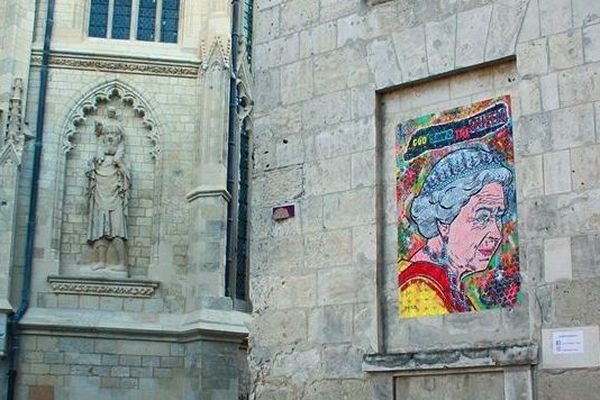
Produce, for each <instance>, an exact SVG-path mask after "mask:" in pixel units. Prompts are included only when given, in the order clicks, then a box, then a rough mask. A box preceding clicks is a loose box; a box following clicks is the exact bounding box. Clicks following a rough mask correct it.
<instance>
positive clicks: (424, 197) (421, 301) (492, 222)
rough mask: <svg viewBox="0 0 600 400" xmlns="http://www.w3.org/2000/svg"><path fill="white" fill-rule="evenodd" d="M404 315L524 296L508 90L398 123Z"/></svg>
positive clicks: (475, 307) (505, 302) (482, 306)
mask: <svg viewBox="0 0 600 400" xmlns="http://www.w3.org/2000/svg"><path fill="white" fill-rule="evenodd" d="M396 167H397V171H396V172H397V187H396V199H397V205H398V214H397V218H398V219H397V223H398V286H399V288H398V292H399V296H398V297H399V311H400V317H401V318H412V317H421V316H435V315H444V314H449V313H461V312H471V311H480V310H486V309H493V308H499V307H513V306H514V305H515V304H517V303H518V302H519V300H520V293H519V287H520V283H521V278H520V275H519V242H518V237H517V209H516V193H515V192H516V190H515V172H514V157H513V138H512V118H511V107H510V97H509V96H504V97H500V98H496V99H491V100H485V101H482V102H479V103H475V104H472V105H471V106H468V107H459V108H455V109H452V110H449V111H445V112H442V113H440V114H430V115H424V116H421V117H419V118H415V119H412V120H409V121H406V122H404V123H402V124H400V125H399V126H398V130H397V142H396Z"/></svg>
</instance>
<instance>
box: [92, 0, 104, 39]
mask: <svg viewBox="0 0 600 400" xmlns="http://www.w3.org/2000/svg"><path fill="white" fill-rule="evenodd" d="M107 25H108V0H92V6H91V7H90V27H89V36H91V37H101V38H105V37H106V26H107Z"/></svg>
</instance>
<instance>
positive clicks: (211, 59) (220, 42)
mask: <svg viewBox="0 0 600 400" xmlns="http://www.w3.org/2000/svg"><path fill="white" fill-rule="evenodd" d="M230 49H231V42H230V41H229V40H228V39H224V38H221V37H216V38H215V39H214V40H213V41H212V42H211V43H210V44H208V43H207V42H206V41H204V40H203V41H202V42H201V44H200V59H201V60H202V66H201V73H204V72H206V71H208V70H209V69H214V68H219V69H222V70H228V69H229V68H230V65H229V54H230V52H231V50H230Z"/></svg>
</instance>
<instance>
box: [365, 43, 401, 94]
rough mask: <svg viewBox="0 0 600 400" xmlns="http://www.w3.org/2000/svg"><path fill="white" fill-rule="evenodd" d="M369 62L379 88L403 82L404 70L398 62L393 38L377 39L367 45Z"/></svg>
mask: <svg viewBox="0 0 600 400" xmlns="http://www.w3.org/2000/svg"><path fill="white" fill-rule="evenodd" d="M367 63H368V64H369V68H370V69H371V74H372V75H373V76H374V77H375V83H376V85H377V88H385V87H388V86H393V85H397V84H399V83H401V82H402V72H401V71H400V68H399V67H398V65H397V63H396V52H395V51H394V47H393V44H392V41H391V39H387V38H386V39H375V40H373V41H371V42H370V43H369V44H368V45H367Z"/></svg>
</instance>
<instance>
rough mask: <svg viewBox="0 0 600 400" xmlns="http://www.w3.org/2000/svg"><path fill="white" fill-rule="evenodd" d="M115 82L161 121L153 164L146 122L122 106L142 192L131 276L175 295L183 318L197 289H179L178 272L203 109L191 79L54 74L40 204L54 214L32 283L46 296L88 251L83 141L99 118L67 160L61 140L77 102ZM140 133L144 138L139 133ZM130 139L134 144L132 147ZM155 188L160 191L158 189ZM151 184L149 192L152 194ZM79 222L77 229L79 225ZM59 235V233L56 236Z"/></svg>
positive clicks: (76, 138) (43, 224) (136, 207)
mask: <svg viewBox="0 0 600 400" xmlns="http://www.w3.org/2000/svg"><path fill="white" fill-rule="evenodd" d="M32 71H33V73H32V77H31V79H32V84H33V85H32V86H31V92H30V96H29V101H30V103H29V104H30V107H28V110H29V112H30V116H29V120H35V118H33V117H34V115H35V114H34V113H35V111H36V107H35V106H33V105H35V104H36V101H37V93H36V91H35V87H36V80H37V79H38V75H37V73H36V72H37V68H33V69H32ZM112 81H119V82H123V84H125V85H127V86H129V87H132V88H135V90H136V91H137V93H140V94H141V95H142V96H144V100H145V101H147V102H148V103H149V104H151V105H152V107H153V109H152V110H148V112H153V111H154V112H153V115H152V116H151V117H152V118H154V119H155V120H156V121H157V126H156V131H157V132H159V134H161V135H162V140H161V154H160V156H159V158H158V159H157V160H156V162H155V161H154V160H153V159H152V157H151V155H150V151H151V150H152V148H153V146H152V143H151V142H150V141H149V140H148V139H147V138H146V137H145V135H146V130H145V129H144V128H143V127H141V122H142V121H141V120H140V118H138V117H133V116H131V115H129V113H133V111H132V110H131V107H128V106H123V108H122V109H121V112H123V113H124V114H125V115H124V116H125V117H128V116H130V117H131V120H130V121H126V123H127V124H128V125H127V126H124V130H125V136H126V147H125V153H126V159H129V160H130V162H131V163H132V164H133V167H132V172H133V178H132V179H133V182H132V184H133V185H135V186H136V187H134V189H133V190H132V197H131V201H132V203H131V211H132V213H130V215H129V219H128V221H129V222H130V223H131V228H132V229H133V230H132V231H131V232H130V235H131V239H132V246H131V249H132V250H133V252H132V253H130V254H129V256H130V260H131V266H132V267H133V268H132V269H131V274H132V276H137V277H146V278H150V279H156V280H159V281H161V282H164V284H165V285H164V286H163V289H164V290H165V291H167V292H170V295H169V296H170V298H171V302H172V303H173V304H172V306H170V307H168V308H169V309H171V310H172V311H176V310H179V311H183V310H185V300H184V298H185V293H186V290H191V289H190V288H189V287H188V288H186V287H185V286H187V285H183V284H182V283H181V282H179V283H178V273H177V271H178V269H182V268H183V270H184V271H185V268H186V266H187V263H186V260H185V257H186V253H187V242H188V236H189V225H188V224H187V223H186V221H187V220H188V219H189V212H190V209H189V206H188V202H187V200H186V198H185V195H186V193H187V191H189V190H190V188H191V173H192V171H193V157H194V156H193V148H192V146H190V145H189V143H191V142H192V140H193V139H192V138H193V135H194V132H195V117H194V114H193V110H194V109H195V108H196V107H197V98H196V91H195V90H190V89H189V82H190V81H189V79H187V78H179V79H178V78H169V77H163V78H161V77H155V78H154V79H152V80H151V81H150V80H148V78H147V77H145V76H140V75H131V74H109V73H106V74H102V73H100V74H98V73H95V72H89V71H74V70H62V69H52V70H51V71H50V82H49V86H48V95H47V103H48V114H47V115H48V119H47V121H46V126H47V127H48V131H47V133H46V135H45V138H44V154H43V161H42V175H41V179H40V200H39V202H40V204H46V205H48V207H44V208H41V209H40V210H39V211H38V215H39V217H40V222H39V223H38V235H37V236H36V247H37V248H39V249H40V250H39V252H38V255H37V257H36V260H35V262H36V265H39V266H40V267H39V268H38V269H37V273H36V275H37V278H35V280H34V281H35V282H36V283H37V284H34V296H35V293H37V292H38V291H39V292H45V291H47V284H46V282H45V279H46V277H47V276H48V275H53V274H54V275H58V274H60V273H62V272H61V269H62V268H64V271H65V272H67V273H69V272H71V273H72V270H73V268H72V267H73V265H72V264H73V263H75V264H76V263H77V258H78V257H80V256H82V255H83V252H84V251H85V250H86V248H87V247H88V245H87V244H86V243H85V235H86V229H87V228H86V227H87V223H88V222H87V220H88V217H87V203H86V200H85V194H84V192H85V183H86V179H87V178H86V177H85V170H86V169H87V167H86V163H87V160H86V159H85V157H86V155H89V150H90V149H88V148H86V144H85V141H88V140H90V139H91V138H94V136H93V132H92V129H93V128H91V126H92V124H93V121H94V115H91V116H90V117H89V118H88V119H89V120H86V122H85V124H83V125H82V127H81V130H82V132H78V133H75V134H74V135H73V138H72V142H73V144H74V145H75V147H74V148H73V149H72V150H70V151H69V153H68V154H66V155H65V153H64V151H63V138H64V135H65V127H66V126H67V121H66V120H67V117H68V116H69V114H70V112H71V110H72V109H73V108H74V107H75V106H76V104H77V102H78V101H80V100H81V99H82V98H84V97H85V96H86V94H87V93H89V92H90V91H92V90H93V89H95V88H96V87H98V86H100V85H102V84H105V83H107V82H112ZM115 101H120V100H115ZM102 109H104V106H103V105H102V104H101V105H100V111H101V110H102ZM129 124H130V126H129ZM33 128H34V127H33ZM138 129H139V130H140V131H139V132H136V130H138ZM127 137H133V138H135V139H132V141H130V142H127ZM94 140H95V138H94ZM134 140H137V141H138V142H139V144H138V143H137V142H135V141H134ZM138 148H139V150H138ZM61 157H63V158H64V160H65V169H64V170H60V169H59V168H58V167H57V166H58V165H60V164H59V161H60V158H61ZM144 165H147V167H144ZM61 173H64V174H65V179H64V184H65V185H64V188H60V187H58V188H57V187H56V182H60V181H61V177H60V176H58V175H59V174H61ZM144 174H146V176H144ZM158 174H161V177H162V180H160V179H156V176H157V175H158ZM136 182H137V183H136ZM157 182H159V183H158V185H159V186H158V187H154V185H156V184H157ZM148 185H149V187H146V186H148ZM163 185H164V186H163ZM24 190H26V189H24ZM62 190H64V197H63V199H62V201H60V200H59V199H57V191H58V192H59V193H60V191H62ZM157 193H158V194H160V193H164V194H165V196H164V197H159V198H158V199H160V200H158V199H157V197H156V196H155V195H156V194H157ZM144 202H145V203H144ZM142 203H144V204H143V205H142ZM146 211H148V212H149V213H156V214H157V216H156V218H157V219H158V220H157V222H156V224H154V216H146V215H145V213H146ZM140 212H143V213H144V216H139V215H137V214H139V213H140ZM57 217H61V218H62V221H61V219H60V218H59V219H58V220H56V218H57ZM140 218H143V219H140ZM145 218H148V219H147V220H146V219H145ZM73 221H79V222H77V223H76V224H75V222H73ZM61 222H62V227H61V225H60V223H61ZM154 227H156V228H159V229H160V231H159V232H158V235H156V234H154V232H152V230H153V228H154ZM57 228H60V230H59V231H58V232H56V230H57ZM76 228H77V229H76ZM158 237H160V242H159V241H158ZM53 241H54V242H53ZM72 242H73V243H72ZM72 246H74V247H72ZM159 246H160V248H159ZM59 247H61V248H60V250H59ZM153 257H154V258H153ZM171 285H173V288H171ZM173 307H174V308H173Z"/></svg>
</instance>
